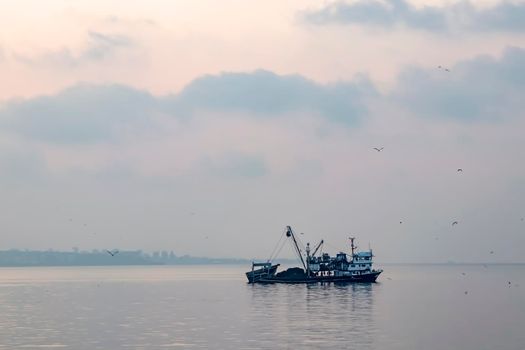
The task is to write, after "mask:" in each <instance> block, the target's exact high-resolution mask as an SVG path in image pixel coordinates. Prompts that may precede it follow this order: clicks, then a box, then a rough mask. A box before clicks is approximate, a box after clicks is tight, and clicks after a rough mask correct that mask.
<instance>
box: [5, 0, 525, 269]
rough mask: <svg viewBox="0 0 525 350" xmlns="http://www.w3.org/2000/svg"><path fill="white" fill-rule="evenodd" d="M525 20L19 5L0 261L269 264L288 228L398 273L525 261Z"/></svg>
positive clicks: (472, 8)
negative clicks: (162, 259) (115, 255)
mask: <svg viewBox="0 0 525 350" xmlns="http://www.w3.org/2000/svg"><path fill="white" fill-rule="evenodd" d="M524 18H525V2H524V1H503V0H501V1H497V0H494V1H466V0H461V1H439V0H428V1H415V0H414V1H406V0H384V1H382V0H367V1H365V0H356V1H339V0H336V1H313V0H311V1H310V0H301V1H299V0H290V1H274V0H268V1H264V2H263V1H252V0H243V1H241V0H238V1H233V0H223V1H214V0H209V1H207V0H198V1H195V0H191V1H189V0H187V1H186V0H173V1H172V0H170V1H168V0H151V1H147V2H146V1H134V2H129V1H118V0H111V1H108V0H105V1H102V0H90V1H87V0H86V1H84V0H79V1H75V2H71V1H65V0H61V1H59V0H49V1H45V2H43V1H39V0H20V1H17V2H12V1H5V0H0V77H1V84H0V212H1V213H2V215H1V216H0V249H11V248H18V249H57V250H70V249H72V247H78V248H80V249H83V250H91V249H106V248H119V249H142V250H145V251H154V250H173V251H174V252H175V254H177V255H183V254H190V255H197V256H210V257H241V258H261V259H265V258H267V257H269V255H270V254H271V251H272V249H273V248H274V246H275V244H276V243H277V242H278V240H279V239H280V237H281V235H282V234H283V232H284V227H285V226H286V225H291V226H292V227H293V228H294V229H295V231H296V232H298V233H303V234H302V235H301V234H300V235H299V237H300V238H301V240H303V241H304V242H305V243H306V242H311V244H315V243H317V242H318V241H319V240H320V239H324V240H325V242H327V244H326V245H325V251H328V252H330V253H336V252H337V251H339V250H349V241H348V237H349V236H355V237H357V244H358V245H359V246H360V248H362V249H368V247H369V245H370V246H371V247H372V248H373V250H374V253H375V254H376V259H377V260H378V261H382V262H421V263H424V262H447V261H455V262H494V263H497V262H525V258H524V256H523V254H522V251H523V247H525V220H524V218H525V162H524V160H525V147H524V146H525V137H524V136H523V135H524V134H523V130H524V128H525V112H524V111H525V20H524ZM374 147H375V148H383V149H382V150H381V151H380V152H378V151H376V150H374ZM458 169H462V171H458ZM454 221H457V222H458V224H457V225H452V222H454ZM292 256H293V252H292V250H291V249H289V248H286V249H285V250H284V251H283V253H282V257H292Z"/></svg>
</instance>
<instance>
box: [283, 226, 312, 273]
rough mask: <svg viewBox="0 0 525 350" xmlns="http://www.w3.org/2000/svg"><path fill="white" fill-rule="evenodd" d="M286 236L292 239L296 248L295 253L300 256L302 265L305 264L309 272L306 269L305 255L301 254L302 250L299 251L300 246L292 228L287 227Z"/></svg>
mask: <svg viewBox="0 0 525 350" xmlns="http://www.w3.org/2000/svg"><path fill="white" fill-rule="evenodd" d="M286 236H287V237H292V242H293V246H294V248H295V252H296V253H297V255H298V256H299V259H300V260H301V263H302V264H303V267H304V269H305V270H308V269H307V268H306V264H305V263H304V259H303V255H302V254H301V249H299V244H297V240H296V239H295V235H294V233H293V231H292V228H291V227H290V226H286Z"/></svg>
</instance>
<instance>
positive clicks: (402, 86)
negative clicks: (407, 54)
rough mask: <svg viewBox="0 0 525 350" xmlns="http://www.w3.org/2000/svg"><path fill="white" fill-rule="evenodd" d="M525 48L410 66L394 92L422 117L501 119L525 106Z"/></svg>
mask: <svg viewBox="0 0 525 350" xmlns="http://www.w3.org/2000/svg"><path fill="white" fill-rule="evenodd" d="M524 89H525V50H524V49H522V48H517V47H509V48H507V49H506V50H505V51H504V53H503V55H502V57H501V58H499V59H496V58H494V57H491V56H479V57H476V58H473V59H471V60H467V61H463V62H460V63H458V64H456V65H454V66H453V67H451V68H450V72H446V71H445V70H443V69H437V68H436V69H434V70H428V69H427V70H425V69H421V68H410V69H406V70H405V71H404V72H403V73H402V74H401V75H400V77H399V78H398V82H397V84H396V87H395V88H394V89H393V93H392V94H391V95H390V96H389V98H390V99H392V100H394V101H395V102H396V103H397V104H399V105H400V106H404V108H405V109H409V110H410V111H411V112H412V113H416V114H418V115H420V116H421V117H433V118H441V119H443V118H445V119H447V118H452V119H456V120H463V121H476V120H484V121H497V120H503V119H505V118H511V117H515V116H518V115H522V114H523V113H522V112H521V111H522V110H523V108H525V101H524V100H523V90H524Z"/></svg>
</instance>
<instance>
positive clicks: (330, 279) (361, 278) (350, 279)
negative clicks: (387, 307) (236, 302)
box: [251, 270, 383, 283]
mask: <svg viewBox="0 0 525 350" xmlns="http://www.w3.org/2000/svg"><path fill="white" fill-rule="evenodd" d="M381 272H383V271H381V270H380V271H373V272H371V273H367V274H363V275H352V276H311V277H306V278H286V277H278V276H273V277H268V278H260V279H258V280H256V281H254V282H251V283H373V282H375V281H376V279H377V277H378V276H379V275H380V274H381Z"/></svg>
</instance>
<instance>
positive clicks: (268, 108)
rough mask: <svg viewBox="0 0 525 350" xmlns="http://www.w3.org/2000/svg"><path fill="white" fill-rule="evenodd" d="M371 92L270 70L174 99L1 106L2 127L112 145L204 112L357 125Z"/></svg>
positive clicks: (97, 98)
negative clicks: (306, 116) (135, 129)
mask: <svg viewBox="0 0 525 350" xmlns="http://www.w3.org/2000/svg"><path fill="white" fill-rule="evenodd" d="M100 40H110V39H106V38H101V39H100ZM370 89H371V85H370V84H369V82H367V81H366V80H357V81H355V82H348V83H338V84H331V85H321V84H317V83H315V82H312V81H310V80H308V79H306V78H304V77H301V76H298V75H293V76H287V75H284V76H280V75H277V74H274V73H271V72H267V71H256V72H253V73H224V74H221V75H217V76H206V77H203V78H200V79H197V80H195V81H193V82H192V83H191V84H189V85H188V86H187V87H186V88H184V89H183V90H182V91H181V92H180V93H178V94H175V95H169V96H152V95H150V94H149V93H147V92H144V91H140V90H137V89H133V88H130V87H126V86H121V85H87V84H83V85H78V86H75V87H72V88H69V89H66V90H64V91H62V92H60V93H58V94H56V95H52V96H42V97H36V98H31V99H26V100H12V101H9V102H7V103H6V104H5V105H4V106H3V107H2V108H0V127H2V126H3V127H4V128H8V129H10V130H13V131H15V132H16V133H18V134H20V135H23V136H25V137H29V138H32V139H36V140H40V141H46V142H52V143H92V142H101V141H111V140H112V139H114V137H115V135H116V132H117V131H118V130H120V129H122V128H126V127H130V126H133V125H140V128H142V127H143V126H144V125H148V124H149V123H151V121H152V116H155V115H160V114H162V115H166V114H169V115H171V116H174V117H186V118H191V117H192V116H193V115H195V114H196V113H198V112H199V111H211V112H228V111H240V112H244V113H248V114H250V115H254V116H266V117H278V116H282V115H284V114H287V113H295V114H300V113H303V112H306V113H310V114H319V115H321V116H322V117H323V118H326V119H327V120H331V121H337V122H341V123H344V124H347V125H356V123H358V121H359V120H360V118H361V117H362V116H363V115H364V114H365V113H366V109H365V107H364V103H363V101H362V97H363V96H364V95H366V94H368V93H370V91H369V90H370Z"/></svg>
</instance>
